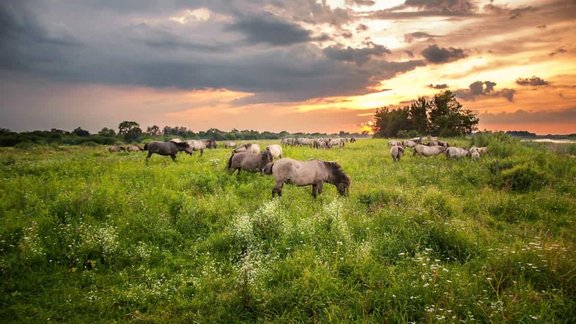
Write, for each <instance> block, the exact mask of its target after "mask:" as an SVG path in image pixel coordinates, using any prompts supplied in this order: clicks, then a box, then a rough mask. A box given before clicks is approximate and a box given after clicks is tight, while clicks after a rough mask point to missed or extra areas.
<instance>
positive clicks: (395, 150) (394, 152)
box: [390, 145, 404, 162]
mask: <svg viewBox="0 0 576 324" xmlns="http://www.w3.org/2000/svg"><path fill="white" fill-rule="evenodd" d="M402 154H404V148H403V147H402V146H398V145H394V146H392V148H391V149H390V155H391V156H392V160H393V161H394V162H398V161H400V158H401V157H402Z"/></svg>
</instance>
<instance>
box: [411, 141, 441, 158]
mask: <svg viewBox="0 0 576 324" xmlns="http://www.w3.org/2000/svg"><path fill="white" fill-rule="evenodd" d="M444 151H446V148H445V147H444V146H426V145H422V144H417V145H416V146H414V154H413V155H421V156H434V155H438V154H441V153H444Z"/></svg>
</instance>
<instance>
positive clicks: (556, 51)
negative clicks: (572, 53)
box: [548, 47, 568, 56]
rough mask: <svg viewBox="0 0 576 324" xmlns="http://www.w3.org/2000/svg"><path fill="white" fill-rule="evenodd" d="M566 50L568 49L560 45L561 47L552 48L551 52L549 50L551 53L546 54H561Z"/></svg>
mask: <svg viewBox="0 0 576 324" xmlns="http://www.w3.org/2000/svg"><path fill="white" fill-rule="evenodd" d="M566 52H568V51H567V50H566V49H565V48H562V47H561V48H558V49H556V50H554V51H553V52H551V53H550V54H548V55H549V56H554V55H557V54H562V53H566Z"/></svg>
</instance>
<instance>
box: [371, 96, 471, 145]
mask: <svg viewBox="0 0 576 324" xmlns="http://www.w3.org/2000/svg"><path fill="white" fill-rule="evenodd" d="M478 121H479V120H478V117H476V115H475V114H474V113H472V111H470V110H467V109H464V108H463V106H462V104H460V103H459V102H458V101H457V100H456V97H455V95H454V93H452V92H451V91H449V90H447V91H443V92H441V93H438V94H436V95H434V97H432V98H427V97H419V98H418V99H416V100H414V101H413V102H412V103H411V104H410V105H409V106H404V107H402V108H399V109H390V108H388V107H383V108H379V109H377V111H376V113H375V114H374V125H373V130H374V136H375V137H415V136H421V135H433V136H443V137H448V136H459V135H465V134H470V133H471V132H472V131H474V130H476V129H477V126H478Z"/></svg>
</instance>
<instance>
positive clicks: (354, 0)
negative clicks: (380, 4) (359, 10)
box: [346, 0, 376, 6]
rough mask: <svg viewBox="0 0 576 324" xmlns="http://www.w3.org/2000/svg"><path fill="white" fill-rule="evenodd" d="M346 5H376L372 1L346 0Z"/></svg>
mask: <svg viewBox="0 0 576 324" xmlns="http://www.w3.org/2000/svg"><path fill="white" fill-rule="evenodd" d="M346 4H347V5H349V6H350V5H357V6H373V5H375V4H376V2H375V1H372V0H346Z"/></svg>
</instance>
